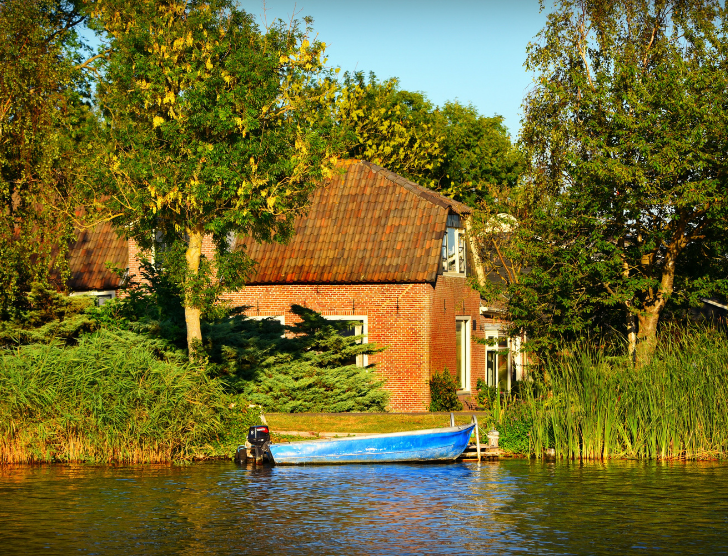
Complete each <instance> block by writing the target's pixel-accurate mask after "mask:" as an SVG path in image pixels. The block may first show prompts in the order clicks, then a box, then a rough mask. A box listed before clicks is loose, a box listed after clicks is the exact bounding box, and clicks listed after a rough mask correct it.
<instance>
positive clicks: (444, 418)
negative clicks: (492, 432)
mask: <svg viewBox="0 0 728 556" xmlns="http://www.w3.org/2000/svg"><path fill="white" fill-rule="evenodd" d="M479 415H480V414H479ZM478 418H479V419H480V417H478ZM265 420H266V422H267V423H268V425H269V426H270V428H271V430H272V431H297V432H317V433H318V432H351V433H387V432H403V431H409V430H420V429H434V428H439V427H447V426H450V414H449V413H266V414H265ZM470 421H471V414H470V413H467V414H464V413H457V414H455V422H456V424H458V425H464V424H466V423H470Z"/></svg>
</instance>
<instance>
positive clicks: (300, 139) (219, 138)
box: [91, 0, 337, 357]
mask: <svg viewBox="0 0 728 556" xmlns="http://www.w3.org/2000/svg"><path fill="white" fill-rule="evenodd" d="M91 10H92V13H93V16H94V17H95V18H96V21H98V22H100V24H102V25H103V26H104V28H105V29H106V32H107V33H108V35H109V49H110V52H111V53H110V55H109V60H108V65H107V67H106V74H105V75H106V79H105V81H104V83H102V84H101V85H100V86H99V102H100V104H101V105H102V106H103V108H104V111H105V112H104V113H105V115H106V118H107V120H108V126H107V128H106V140H107V143H108V145H109V146H110V150H109V151H108V153H107V155H106V156H107V160H106V164H105V165H104V166H105V167H106V168H108V169H109V172H108V173H107V174H106V175H104V176H101V177H100V178H99V183H100V184H101V186H99V187H98V188H97V190H96V191H95V192H94V194H95V195H96V196H97V199H100V200H101V199H105V200H103V204H104V205H105V206H106V208H107V210H108V211H109V215H110V216H111V217H113V218H115V221H116V222H117V223H118V224H119V226H121V229H123V230H124V231H125V233H126V234H127V235H128V236H129V237H131V238H134V239H135V240H136V241H137V243H138V244H139V245H141V246H142V247H143V248H148V249H151V248H153V246H154V240H155V237H156V238H160V237H163V239H164V242H165V243H166V244H167V246H168V248H169V253H172V254H174V253H177V254H178V255H180V256H182V257H183V258H181V260H180V259H179V257H178V258H177V264H178V266H177V268H178V269H179V270H180V272H179V274H178V279H179V283H180V284H181V286H182V288H183V291H184V304H185V320H186V326H187V340H188V349H189V352H190V356H191V357H194V353H195V350H196V346H197V345H198V343H199V342H200V341H201V338H202V333H201V329H200V313H201V310H202V307H203V306H204V305H205V303H206V292H207V293H209V291H210V288H209V287H208V286H211V287H212V288H213V290H214V291H217V292H220V291H222V290H224V289H235V288H237V287H240V286H241V284H242V281H243V279H244V277H245V276H244V274H245V270H246V268H249V267H250V264H249V261H248V260H247V257H246V255H245V253H244V252H231V250H230V244H231V242H230V238H231V237H232V236H234V235H235V234H247V233H250V234H252V235H253V236H254V237H256V239H258V240H266V241H268V240H279V241H282V240H285V239H286V238H287V237H288V236H290V234H291V230H292V220H293V217H294V216H295V214H296V213H297V212H298V211H299V210H300V209H301V208H302V207H303V206H304V203H305V201H306V199H307V195H308V194H309V192H310V191H312V189H313V188H314V187H315V186H316V184H318V183H320V182H321V180H323V179H324V178H327V177H330V176H331V175H332V171H333V167H334V165H335V163H336V154H337V147H336V137H337V130H336V128H335V127H334V126H333V122H332V121H331V120H330V118H327V117H326V113H327V112H326V111H327V107H329V106H330V105H331V96H332V95H333V93H334V88H333V84H332V81H331V80H330V79H328V78H329V77H330V75H329V73H328V72H327V71H326V70H325V69H324V66H323V64H324V61H325V59H324V58H323V53H324V48H325V44H324V43H321V42H318V41H313V42H311V41H310V40H309V38H308V32H309V31H310V28H309V27H307V28H306V30H305V31H303V30H301V28H300V27H299V26H298V24H297V23H295V22H294V23H293V24H291V26H289V27H286V26H285V25H284V24H283V22H280V21H279V22H278V23H276V24H274V25H272V26H271V27H269V28H267V29H264V30H263V31H261V30H260V29H259V28H258V27H257V26H256V24H255V23H254V21H253V18H252V16H251V15H249V14H247V13H245V12H244V11H242V10H240V9H238V8H237V7H236V6H235V3H234V2H232V1H228V0H212V1H211V2H208V3H196V2H183V1H177V0H169V1H166V2H162V3H156V2H143V1H138V2H134V3H131V4H130V5H129V6H128V7H125V8H124V9H123V10H119V9H118V8H117V7H116V5H115V3H113V2H106V1H104V0H99V1H97V2H93V3H92V5H91ZM307 23H310V21H307ZM207 235H211V236H212V238H213V240H214V243H215V246H216V255H215V257H214V258H213V259H212V260H210V259H208V258H206V257H205V256H203V255H202V242H203V238H204V237H205V236H207ZM169 261H170V258H169V257H168V258H167V263H169ZM180 263H181V264H180Z"/></svg>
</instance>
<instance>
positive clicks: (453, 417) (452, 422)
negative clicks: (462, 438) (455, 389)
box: [450, 411, 455, 427]
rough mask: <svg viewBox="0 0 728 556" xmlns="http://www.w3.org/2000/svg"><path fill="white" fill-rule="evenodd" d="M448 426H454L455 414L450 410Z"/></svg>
mask: <svg viewBox="0 0 728 556" xmlns="http://www.w3.org/2000/svg"><path fill="white" fill-rule="evenodd" d="M450 426H451V427H454V426H455V414H454V413H453V412H452V411H451V412H450Z"/></svg>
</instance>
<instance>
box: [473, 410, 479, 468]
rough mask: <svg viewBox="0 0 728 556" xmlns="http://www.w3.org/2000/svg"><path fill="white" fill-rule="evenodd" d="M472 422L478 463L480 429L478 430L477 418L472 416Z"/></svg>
mask: <svg viewBox="0 0 728 556" xmlns="http://www.w3.org/2000/svg"><path fill="white" fill-rule="evenodd" d="M473 422H474V423H475V446H476V447H477V450H478V462H480V429H479V428H478V417H477V416H476V415H473Z"/></svg>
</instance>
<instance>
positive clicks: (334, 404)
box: [206, 305, 388, 413]
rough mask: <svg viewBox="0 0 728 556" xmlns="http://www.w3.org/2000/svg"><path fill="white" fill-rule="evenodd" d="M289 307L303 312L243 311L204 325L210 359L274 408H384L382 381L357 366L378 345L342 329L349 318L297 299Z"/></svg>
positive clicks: (245, 392) (234, 383)
mask: <svg viewBox="0 0 728 556" xmlns="http://www.w3.org/2000/svg"><path fill="white" fill-rule="evenodd" d="M291 310H292V311H293V313H294V314H296V315H297V316H298V317H299V318H300V319H301V322H299V323H297V324H295V325H293V326H286V327H283V326H281V325H280V323H278V321H273V320H263V321H251V320H248V319H245V318H244V317H235V318H232V319H229V320H227V321H220V322H218V323H213V324H210V325H209V328H208V332H207V333H206V336H207V337H208V338H209V340H210V348H211V349H210V350H209V351H208V353H209V356H210V361H211V362H212V363H213V365H216V366H217V368H218V369H219V371H220V372H221V373H226V374H229V375H230V377H229V379H228V380H229V383H230V385H231V387H232V388H234V389H235V390H236V391H238V392H239V393H240V394H241V395H242V396H243V397H244V398H245V399H248V400H250V401H251V402H253V403H256V404H259V405H260V406H262V407H263V408H264V409H265V410H266V411H272V412H282V413H294V412H321V413H341V412H345V411H357V412H364V411H385V410H386V405H387V399H388V393H387V392H386V391H384V390H383V389H382V388H381V386H382V385H383V384H384V381H383V380H381V379H380V378H379V377H378V376H377V375H376V374H375V373H374V372H373V368H372V367H371V366H369V367H366V368H363V367H359V366H357V359H358V358H359V359H360V360H361V358H363V356H364V355H368V354H371V353H375V352H377V351H380V350H379V349H377V348H376V347H375V346H373V345H372V344H369V343H363V342H362V339H363V338H362V337H361V336H356V335H346V334H350V333H351V330H350V327H351V324H352V323H349V322H347V321H331V320H327V319H326V318H325V317H322V316H321V315H320V314H318V313H316V312H315V311H312V310H310V309H306V308H304V307H300V306H297V305H294V306H293V307H292V308H291ZM284 331H285V332H286V333H287V337H285V338H284V337H282V334H283V333H284Z"/></svg>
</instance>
